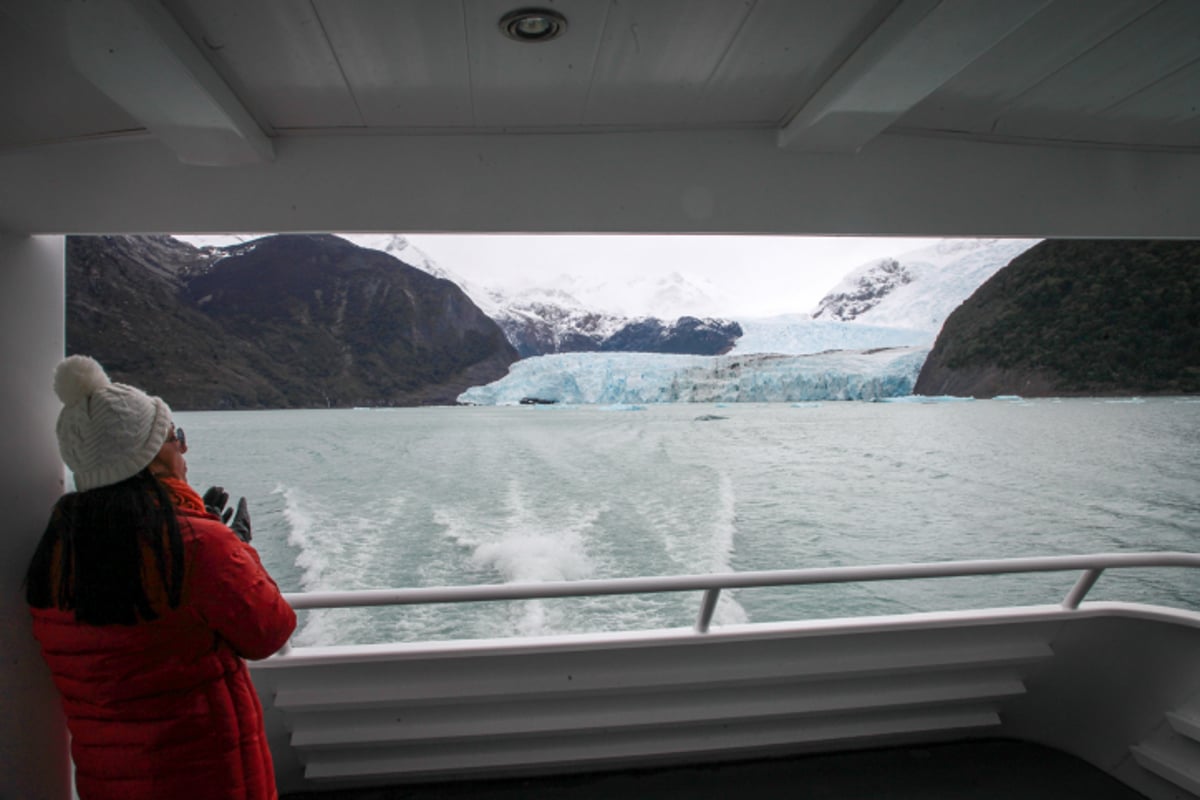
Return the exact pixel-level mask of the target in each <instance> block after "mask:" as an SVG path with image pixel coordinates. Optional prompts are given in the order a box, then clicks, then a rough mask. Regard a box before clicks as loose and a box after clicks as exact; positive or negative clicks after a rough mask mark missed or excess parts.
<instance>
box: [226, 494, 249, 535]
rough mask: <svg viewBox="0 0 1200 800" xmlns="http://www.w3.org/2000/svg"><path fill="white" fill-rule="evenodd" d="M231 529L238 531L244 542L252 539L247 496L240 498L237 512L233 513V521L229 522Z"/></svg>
mask: <svg viewBox="0 0 1200 800" xmlns="http://www.w3.org/2000/svg"><path fill="white" fill-rule="evenodd" d="M229 529H230V530H232V531H233V532H234V533H236V534H237V535H238V538H239V539H241V540H242V541H243V542H249V541H250V510H249V509H248V508H246V498H244V497H243V498H241V499H239V500H238V504H237V513H236V514H234V515H233V522H231V523H229Z"/></svg>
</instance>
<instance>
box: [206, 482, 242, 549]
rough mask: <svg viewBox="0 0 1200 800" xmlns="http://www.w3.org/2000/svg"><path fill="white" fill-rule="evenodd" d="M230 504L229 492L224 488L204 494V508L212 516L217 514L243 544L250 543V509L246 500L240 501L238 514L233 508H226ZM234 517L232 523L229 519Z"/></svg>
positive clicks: (217, 488) (215, 487) (214, 487)
mask: <svg viewBox="0 0 1200 800" xmlns="http://www.w3.org/2000/svg"><path fill="white" fill-rule="evenodd" d="M228 503H229V492H227V491H225V487H223V486H213V487H211V488H210V489H209V490H208V491H207V492H205V493H204V508H205V509H206V510H207V511H208V513H210V514H216V515H217V516H218V517H220V519H221V522H223V523H225V524H226V525H228V526H229V529H230V530H231V531H233V532H234V533H236V534H237V536H238V538H239V539H241V540H242V541H243V542H249V541H250V536H251V533H250V509H248V508H247V507H246V498H244V497H243V498H241V499H240V500H238V504H237V511H236V513H235V512H234V510H233V509H232V508H226V507H225V506H226V504H228ZM230 517H233V521H232V522H230V520H229V518H230Z"/></svg>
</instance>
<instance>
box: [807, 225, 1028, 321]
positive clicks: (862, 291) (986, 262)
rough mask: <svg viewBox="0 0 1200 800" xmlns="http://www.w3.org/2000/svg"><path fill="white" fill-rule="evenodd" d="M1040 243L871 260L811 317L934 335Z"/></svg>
mask: <svg viewBox="0 0 1200 800" xmlns="http://www.w3.org/2000/svg"><path fill="white" fill-rule="evenodd" d="M1038 241H1040V240H1038V239H945V240H943V241H941V242H938V243H937V244H935V245H933V246H931V247H926V248H922V249H920V250H914V251H912V252H910V253H905V254H903V255H900V256H897V257H895V258H881V259H877V260H875V261H870V262H868V263H866V264H863V265H862V266H861V267H858V268H857V269H855V270H853V271H852V272H850V273H849V274H847V275H846V277H845V278H843V279H842V281H841V283H839V284H838V285H837V286H835V287H834V288H833V289H831V290H830V291H829V293H828V294H826V295H825V297H824V298H823V299H822V300H821V302H820V303H819V304H818V306H817V308H816V310H815V311H813V313H812V317H813V319H824V320H840V321H843V322H856V323H868V324H871V325H879V326H885V327H894V328H910V329H915V330H921V331H928V332H932V333H934V334H936V333H937V331H938V330H939V329H940V328H941V327H942V323H943V322H945V320H946V317H948V316H949V315H950V312H951V311H953V310H954V309H955V308H957V307H958V306H959V305H960V304H961V303H962V302H963V300H966V299H967V298H968V297H970V296H971V293H972V292H974V291H975V290H976V289H978V288H979V287H980V286H981V285H982V284H983V282H984V281H986V280H987V279H988V278H990V277H992V275H994V274H995V273H996V272H997V271H999V270H1000V269H1001V268H1002V267H1004V266H1006V265H1007V264H1008V263H1009V262H1010V261H1012V260H1013V259H1014V258H1016V257H1017V256H1019V255H1020V254H1021V253H1023V252H1025V251H1026V250H1028V249H1029V248H1030V247H1033V246H1034V245H1035V244H1037V243H1038Z"/></svg>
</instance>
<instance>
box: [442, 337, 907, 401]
mask: <svg viewBox="0 0 1200 800" xmlns="http://www.w3.org/2000/svg"><path fill="white" fill-rule="evenodd" d="M928 352H929V349H928V348H927V347H896V348H881V349H876V350H865V351H836V352H827V353H815V354H809V355H781V354H772V353H761V354H748V355H736V354H734V355H725V356H686V355H665V354H658V353H558V354H554V355H546V356H538V357H536V358H526V359H522V360H521V361H518V362H516V363H514V364H513V365H512V366H511V367H510V369H509V373H508V375H507V376H505V377H504V378H501V379H500V380H498V381H495V382H493V383H489V384H487V385H486V386H475V387H472V388H470V389H468V390H467V391H465V392H463V393H462V394H461V395H459V397H458V402H460V403H464V404H468V405H516V404H518V403H520V402H522V401H523V400H524V401H531V400H536V401H541V402H552V403H568V404H600V405H617V404H636V403H688V402H691V403H787V402H801V401H813V400H884V399H887V398H892V397H903V396H906V395H909V394H911V393H912V388H913V384H914V383H915V382H916V379H917V375H918V373H919V372H920V371H921V365H922V364H923V363H924V361H925V356H926V355H927V354H928Z"/></svg>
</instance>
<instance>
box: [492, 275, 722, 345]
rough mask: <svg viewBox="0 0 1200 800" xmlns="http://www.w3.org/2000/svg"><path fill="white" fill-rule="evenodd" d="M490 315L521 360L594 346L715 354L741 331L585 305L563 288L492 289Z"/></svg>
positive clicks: (699, 321) (716, 321) (692, 320)
mask: <svg viewBox="0 0 1200 800" xmlns="http://www.w3.org/2000/svg"><path fill="white" fill-rule="evenodd" d="M490 296H491V300H492V306H493V311H492V312H491V314H492V318H493V319H494V320H496V322H497V323H498V324H499V325H500V327H501V328H502V329H503V330H504V333H505V335H506V336H507V337H508V340H509V342H511V343H512V345H513V347H515V348H516V349H517V352H518V353H519V354H520V355H521V357H522V358H527V357H529V356H540V355H547V354H551V353H585V352H593V351H597V350H603V351H616V352H639V353H690V354H693V355H718V354H720V353H726V352H728V351H729V350H730V349H731V348H732V347H733V346H734V343H735V342H736V341H737V339H738V337H739V336H741V335H742V328H741V326H740V325H738V323H736V322H733V321H730V320H721V319H699V318H696V317H690V316H683V317H679V318H678V319H676V320H674V321H665V320H661V319H657V318H655V317H641V318H633V319H630V318H628V317H623V316H618V315H614V314H607V313H604V312H602V311H598V310H596V309H594V308H588V307H587V306H585V305H583V304H582V303H580V302H579V301H578V300H576V299H575V298H574V297H572V296H571V295H569V294H567V293H566V292H564V291H562V290H542V291H526V292H522V293H520V294H518V295H516V296H515V297H511V298H510V297H505V296H504V295H502V294H500V293H498V292H493V293H491V295H490Z"/></svg>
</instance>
